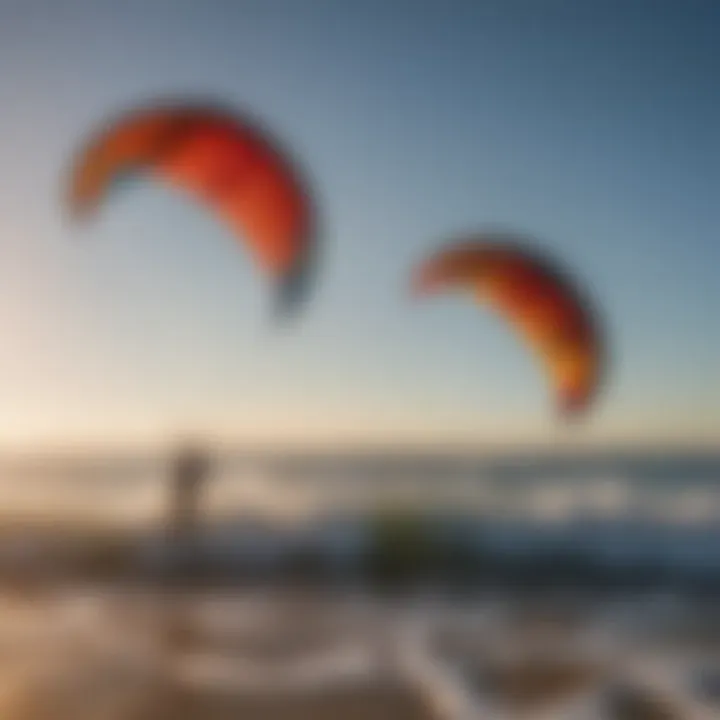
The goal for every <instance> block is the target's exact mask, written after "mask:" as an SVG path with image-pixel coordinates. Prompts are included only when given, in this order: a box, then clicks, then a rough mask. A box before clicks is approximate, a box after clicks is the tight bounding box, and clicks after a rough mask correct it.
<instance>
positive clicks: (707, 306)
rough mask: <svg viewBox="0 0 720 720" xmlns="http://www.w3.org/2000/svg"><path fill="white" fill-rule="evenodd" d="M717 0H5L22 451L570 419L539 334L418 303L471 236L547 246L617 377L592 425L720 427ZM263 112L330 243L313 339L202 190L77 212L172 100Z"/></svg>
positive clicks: (349, 435) (308, 315)
mask: <svg viewBox="0 0 720 720" xmlns="http://www.w3.org/2000/svg"><path fill="white" fill-rule="evenodd" d="M719 26H720V4H719V3H718V2H717V0H680V1H678V0H674V1H668V2H666V1H664V0H647V1H643V0H598V1H597V2H593V1H592V0H580V1H578V0H492V1H491V0H485V1H484V0H468V1H467V2H462V1H460V0H436V1H435V2H423V1H421V0H407V1H405V0H359V1H357V2H353V1H351V0H254V1H249V0H226V1H225V2H221V1H220V0H202V2H200V1H199V0H63V1H62V2H58V1H57V0H32V1H29V0H0V161H1V162H0V292H1V293H2V301H1V302H0V335H1V337H2V342H1V343H0V399H1V400H0V443H1V444H3V445H5V444H12V443H15V442H18V443H33V442H36V443H38V442H41V443H45V442H53V443H54V442H64V441H68V440H73V441H82V440H84V439H88V440H100V441H103V440H113V439H118V438H122V439H133V440H143V439H148V438H158V437H161V436H162V435H163V433H166V432H169V431H172V430H176V429H186V430H202V431H206V432H213V433H219V434H221V435H223V436H226V437H228V438H236V439H261V440H276V441H279V442H282V441H286V440H296V441H313V442H315V441H317V442H325V441H328V442H334V441H345V440H376V441H385V442H393V441H395V440H398V441H404V440H409V439H416V440H421V441H422V440H452V439H455V440H460V441H477V442H496V441H501V442H510V443H513V442H526V441H536V440H538V441H545V440H551V439H553V438H557V437H567V436H568V432H569V431H565V430H561V429H559V428H558V427H557V425H556V423H555V422H554V419H553V415H552V405H551V401H550V398H549V395H548V388H547V385H546V383H545V381H544V378H543V376H542V373H541V372H540V369H539V368H538V367H537V366H536V365H535V363H534V361H533V359H532V358H531V357H530V356H529V355H528V354H527V352H526V351H525V350H524V348H523V346H522V345H521V344H520V342H519V340H518V338H517V337H516V336H515V335H514V334H513V333H512V331H511V330H510V329H509V328H507V327H506V326H504V325H503V324H502V323H501V322H500V321H499V320H498V319H497V318H495V317H494V316H493V315H492V313H490V312H488V311H484V310H482V309H480V308H479V307H477V306H475V305H473V304H472V303H470V302H468V301H467V300H464V299H462V298H460V297H458V298H453V299H451V298H448V299H446V300H445V299H443V300H435V301H432V302H428V303H425V304H421V305H418V304H413V303H412V302H410V301H409V300H408V298H407V295H406V284H407V279H408V273H409V270H410V268H411V266H412V264H413V263H414V262H416V261H417V260H418V259H419V258H421V257H422V256H423V254H424V253H425V252H427V251H428V250H429V249H431V248H433V247H434V246H435V245H436V244H437V243H439V242H440V241H442V240H443V239H444V238H446V237H447V236H449V235H452V234H453V233H456V232H458V231H466V230H471V229H474V228H483V227H486V226H497V225H501V226H505V227H508V228H510V229H514V230H516V231H520V232H529V233H532V234H534V235H536V236H537V237H538V238H540V239H541V240H542V242H544V243H545V245H546V246H547V248H548V250H550V251H551V252H553V253H555V254H556V255H557V256H558V257H560V258H561V260H562V261H563V262H564V264H565V265H566V266H567V267H569V268H570V269H571V270H573V271H574V272H575V273H576V275H577V276H578V277H579V278H581V279H582V280H583V281H585V282H586V283H588V284H589V287H590V289H591V292H592V293H593V294H594V296H595V297H596V299H597V300H598V301H599V303H600V306H601V310H602V312H603V314H604V316H605V320H606V324H607V327H608V332H609V336H610V339H611V342H612V354H613V360H614V361H613V365H612V368H611V372H610V376H609V381H608V385H607V388H606V391H605V392H604V394H603V395H602V398H601V401H600V402H599V404H598V406H597V408H596V411H595V412H594V413H593V414H592V416H591V417H590V418H589V419H588V421H587V422H586V423H584V424H583V425H582V426H581V427H578V428H576V429H575V430H574V431H572V434H571V437H572V438H574V439H577V438H580V439H582V440H584V441H585V440H586V441H605V440H617V439H622V440H630V441H632V440H635V439H642V440H645V441H650V442H666V441H669V440H682V441H684V440H688V439H690V440H703V441H711V440H713V439H719V435H720V431H718V428H719V427H720V325H719V324H718V319H717V313H718V310H720V283H718V282H717V273H718V265H719V261H720V237H719V234H718V228H719V226H720V222H719V220H720V202H718V201H719V200H720V198H719V197H718V191H719V190H720V132H719V131H718V128H720V89H719V86H718V81H717V70H718V68H719V67H720V45H719V44H718V42H717V31H718V27H719ZM180 93H192V94H195V95H201V96H207V97H216V98H218V99H220V100H222V101H224V102H226V103H230V104H232V105H235V106H237V107H238V108H239V109H242V108H248V109H250V110H251V111H252V112H253V113H254V114H255V115H257V116H259V117H260V118H262V119H263V120H265V121H266V122H267V123H268V124H269V125H270V126H271V127H272V128H273V129H274V131H275V132H276V133H277V134H278V135H279V136H280V137H281V138H283V139H284V141H285V142H286V143H287V144H289V145H290V146H291V147H292V148H293V149H294V151H295V154H296V155H297V156H299V158H300V159H301V161H302V163H303V165H304V166H305V167H306V169H307V170H308V171H309V172H310V174H311V177H312V181H313V184H314V187H315V190H316V194H317V197H318V201H319V203H320V207H321V210H322V222H323V230H324V237H323V253H322V264H321V267H320V272H319V282H318V285H317V287H316V288H315V291H314V293H313V296H312V300H311V302H310V303H308V305H307V306H306V308H305V312H304V314H303V315H302V317H301V318H300V319H299V321H298V322H297V323H295V325H294V326H293V327H292V328H288V329H286V330H283V331H279V330H278V329H277V328H276V327H275V326H274V325H273V323H272V322H271V319H270V314H269V309H270V299H271V297H270V293H269V288H268V286H267V284H266V283H265V281H264V279H263V278H261V277H260V276H259V275H258V274H257V273H255V272H254V271H253V269H252V267H251V263H250V260H249V257H248V255H247V254H246V253H245V252H244V250H243V249H242V248H238V246H237V245H235V244H234V243H233V241H232V238H231V237H230V235H229V232H228V231H227V230H226V229H225V228H224V227H223V226H222V225H221V224H220V223H219V222H218V221H217V220H216V219H215V218H214V217H213V216H212V215H211V214H210V213H209V212H207V211H206V210H205V209H204V208H203V207H202V206H200V205H196V204H194V203H192V202H189V201H187V200H186V199H185V198H184V197H183V196H181V195H179V194H176V193H174V192H172V191H169V190H167V189H164V188H161V187H158V186H156V185H153V184H151V183H149V182H148V183H138V184H136V185H135V186H134V187H133V188H132V189H130V190H128V191H127V192H125V193H122V194H120V195H118V196H116V198H115V200H114V202H112V203H110V204H109V205H108V206H107V207H106V208H105V209H104V211H103V213H102V214H101V216H100V218H99V219H98V221H97V222H95V223H94V224H93V225H92V226H90V227H88V228H86V229H83V230H78V229H75V228H72V227H70V226H69V225H68V223H67V222H66V218H65V217H64V215H63V213H62V208H61V203H60V199H61V192H62V181H63V178H64V176H65V175H64V174H65V173H66V171H67V168H68V163H69V162H70V160H71V158H72V154H73V152H74V151H75V150H76V148H77V147H78V144H79V143H80V142H81V141H82V139H83V137H84V134H85V133H87V132H89V131H91V130H92V129H94V128H95V127H96V126H97V123H98V122H101V121H103V120H104V119H105V118H106V117H107V116H108V115H113V114H114V113H116V112H117V111H119V110H124V109H128V108H129V107H132V106H133V105H134V104H136V103H142V102H145V101H147V100H149V99H151V98H152V97H154V96H156V95H161V96H166V95H175V94H180Z"/></svg>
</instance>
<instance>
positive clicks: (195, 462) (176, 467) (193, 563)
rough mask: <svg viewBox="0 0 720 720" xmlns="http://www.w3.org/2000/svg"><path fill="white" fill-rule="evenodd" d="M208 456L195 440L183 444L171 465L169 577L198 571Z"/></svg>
mask: <svg viewBox="0 0 720 720" xmlns="http://www.w3.org/2000/svg"><path fill="white" fill-rule="evenodd" d="M210 466H211V463H210V458H209V456H208V454H207V453H206V452H204V451H203V450H202V449H201V448H200V446H199V445H198V444H197V443H189V442H186V443H182V444H181V445H180V447H179V448H178V450H177V451H176V453H175V456H174V457H173V459H172V463H171V468H170V483H171V487H170V507H169V512H168V526H169V536H170V542H171V556H172V563H171V564H172V572H171V574H172V576H173V578H174V579H176V580H188V579H191V578H192V577H193V576H194V574H195V572H196V571H197V559H198V558H197V550H198V548H197V540H198V524H199V522H198V521H199V510H200V499H201V493H202V490H203V486H204V484H205V481H206V479H207V477H208V476H209V474H210V469H211V467H210Z"/></svg>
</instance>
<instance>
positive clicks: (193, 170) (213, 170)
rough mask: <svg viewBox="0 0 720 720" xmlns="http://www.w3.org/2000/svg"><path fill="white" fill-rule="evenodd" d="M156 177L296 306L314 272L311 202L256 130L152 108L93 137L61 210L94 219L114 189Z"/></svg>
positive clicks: (189, 109) (198, 111)
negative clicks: (208, 213)
mask: <svg viewBox="0 0 720 720" xmlns="http://www.w3.org/2000/svg"><path fill="white" fill-rule="evenodd" d="M138 174H145V175H155V176H157V177H159V178H160V179H161V180H163V181H166V182H168V183H169V184H171V185H175V186H177V187H180V188H183V189H184V190H186V191H188V192H189V193H190V194H192V195H194V196H195V197H197V198H200V199H201V200H203V201H204V202H205V203H206V204H207V205H208V206H209V207H210V208H212V210H213V211H214V212H216V213H217V214H218V215H219V216H220V217H221V218H223V220H224V221H225V222H226V224H227V225H228V226H229V227H230V229H231V231H232V232H233V233H234V235H235V236H236V237H237V238H238V239H242V241H243V242H245V243H246V244H247V245H248V246H249V248H250V250H251V252H252V254H253V256H254V257H255V259H256V261H257V262H258V264H259V266H260V267H261V268H262V270H263V271H265V272H266V273H268V274H269V275H270V276H271V277H273V278H274V279H275V281H276V282H278V284H279V286H280V293H279V295H280V303H281V305H282V306H284V307H285V308H289V306H290V305H292V304H295V303H296V302H298V300H299V299H300V298H301V297H302V295H303V294H304V291H305V290H306V286H307V281H308V275H309V272H310V271H311V267H310V266H311V260H312V256H313V253H312V249H313V248H312V245H313V243H314V240H315V238H314V229H315V228H314V217H313V212H312V203H311V201H310V196H309V193H308V191H307V188H306V187H305V184H304V183H303V182H302V181H301V179H300V177H299V174H298V173H297V171H296V169H295V168H294V167H293V166H292V164H291V162H290V159H289V158H288V156H287V155H286V154H285V153H283V152H282V151H281V150H280V149H279V147H278V145H277V144H276V143H275V142H274V141H272V140H271V139H270V138H269V136H268V135H267V134H266V133H265V132H262V131H261V130H259V129H258V127H257V126H256V125H255V124H253V123H251V122H250V121H248V120H247V119H246V118H243V117H240V116H239V115H237V114H235V113H231V112H228V111H225V110H223V109H218V108H217V107H212V106H208V105H204V104H193V103H178V104H159V105H155V106H153V107H149V108H142V109H136V110H134V111H131V112H129V113H127V114H125V115H123V116H122V117H120V118H119V119H117V120H116V121H115V122H112V123H111V124H110V125H109V126H108V127H106V128H105V129H104V130H102V131H101V132H100V133H98V134H97V135H95V136H94V137H92V138H91V139H90V140H89V142H88V143H87V144H86V145H85V147H84V148H83V149H82V151H81V152H80V154H79V157H78V159H77V161H76V164H75V166H74V168H73V170H72V173H71V177H70V182H69V193H68V197H67V202H68V205H69V208H70V211H71V213H72V214H73V216H74V217H77V218H83V217H87V216H89V215H91V214H92V213H93V212H94V211H96V210H98V208H99V207H100V206H101V205H102V204H103V202H104V201H105V200H106V199H107V198H108V197H109V195H110V194H111V191H112V190H113V188H114V187H115V186H116V185H117V184H118V183H119V181H121V180H122V181H124V180H126V179H128V178H130V177H133V176H135V175H138Z"/></svg>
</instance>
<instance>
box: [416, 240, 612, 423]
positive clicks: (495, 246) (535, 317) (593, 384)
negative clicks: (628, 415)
mask: <svg viewBox="0 0 720 720" xmlns="http://www.w3.org/2000/svg"><path fill="white" fill-rule="evenodd" d="M412 285H413V290H414V292H415V294H417V295H427V294H432V293H436V292H439V291H442V290H453V289H464V290H470V291H471V292H472V293H473V294H474V295H475V297H476V298H477V300H478V301H480V302H486V303H488V304H489V305H490V306H491V307H493V308H494V309H495V310H496V311H497V312H499V313H500V314H501V315H502V316H503V317H504V318H505V319H506V320H507V321H508V322H509V323H510V324H511V325H512V326H513V327H515V328H516V330H517V331H518V332H519V333H520V335H521V336H522V337H523V339H524V340H525V341H526V343H527V344H528V345H529V346H530V348H531V349H532V350H533V351H534V353H535V355H536V356H537V357H538V358H539V360H540V361H541V362H542V364H543V365H544V367H545V370H546V372H547V375H548V377H549V380H550V382H551V384H552V386H553V389H554V392H555V395H556V397H557V403H558V407H559V410H560V412H561V413H562V414H563V415H564V416H574V415H577V414H579V413H581V412H583V411H585V410H587V409H588V408H589V406H590V405H591V403H592V401H593V399H594V398H595V395H596V392H597V389H598V385H599V382H600V377H601V370H602V367H601V365H602V351H603V348H602V347H601V345H602V343H601V339H600V332H599V328H598V324H597V320H596V317H595V315H594V313H593V312H592V310H591V308H590V306H589V303H588V302H587V301H586V300H585V299H584V298H583V297H582V295H581V293H580V290H579V288H578V287H577V286H576V285H575V284H574V283H573V282H571V281H570V279H569V278H568V277H567V276H566V275H565V274H564V273H563V272H561V271H560V269H559V268H558V267H557V266H556V265H555V263H552V262H550V261H549V260H548V259H547V258H545V257H542V256H541V255H540V254H539V253H538V252H537V251H536V250H532V249H530V246H529V244H527V243H525V242H522V241H518V240H517V239H515V238H514V237H512V236H505V235H502V234H492V235H480V236H476V237H474V238H471V239H467V240H460V241H458V242H455V243H452V244H451V245H449V246H447V247H445V248H443V249H440V250H439V251H438V252H437V253H435V254H434V255H432V256H431V257H429V258H428V259H426V260H425V261H424V262H423V263H421V264H420V265H419V266H418V267H417V268H416V269H415V272H414V275H413V278H412Z"/></svg>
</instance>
